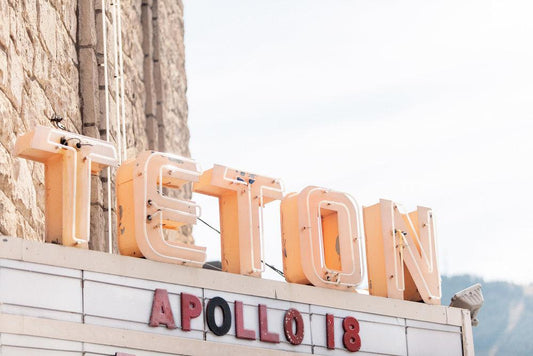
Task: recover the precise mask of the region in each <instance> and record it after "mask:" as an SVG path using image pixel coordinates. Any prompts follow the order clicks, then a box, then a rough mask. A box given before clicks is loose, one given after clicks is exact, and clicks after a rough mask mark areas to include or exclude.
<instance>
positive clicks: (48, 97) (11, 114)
mask: <svg viewBox="0 0 533 356" xmlns="http://www.w3.org/2000/svg"><path fill="white" fill-rule="evenodd" d="M113 6H118V5H117V1H116V0H104V1H102V0H1V1H0V16H1V20H0V117H1V120H2V121H1V122H2V124H1V126H0V188H1V189H0V234H3V235H10V236H18V237H21V238H25V239H33V240H43V239H44V224H45V222H44V166H43V165H42V164H40V163H34V162H31V161H27V160H23V159H18V158H13V156H12V152H13V149H14V145H15V139H16V137H17V136H19V135H21V134H23V133H25V132H27V131H29V130H31V128H32V127H33V126H35V125H37V124H40V125H50V122H49V118H50V117H51V116H52V115H53V114H56V115H59V116H61V117H63V118H64V121H63V123H65V125H66V127H67V129H68V130H70V131H73V132H77V133H81V134H84V135H87V136H91V137H96V138H102V139H105V136H106V130H105V127H106V120H105V115H106V95H105V81H104V79H105V78H104V68H105V65H107V70H108V74H109V96H108V100H109V102H108V105H109V106H108V108H107V110H108V111H109V112H110V113H114V112H115V105H116V103H115V97H116V96H115V94H116V90H117V87H116V85H115V78H114V67H115V65H117V63H115V60H114V55H113V53H114V52H113V51H114V47H113V46H114V41H113V39H114V37H113V34H112V29H113V18H114V17H113V16H112V14H113V12H112V7H113ZM121 14H122V15H121V21H122V46H123V47H122V54H123V63H124V67H123V68H124V78H123V79H124V104H125V105H124V109H125V116H126V133H127V134H126V146H127V155H128V158H134V157H135V156H136V155H137V154H138V153H139V152H142V151H144V150H147V149H154V150H159V151H166V152H172V153H175V154H179V155H183V156H189V149H188V143H189V130H188V128H187V113H188V111H187V101H186V97H185V93H186V89H187V82H186V77H185V65H184V59H185V52H184V43H183V4H182V2H181V1H180V0H122V1H121ZM104 21H105V25H106V26H105V27H106V31H105V32H106V33H104V31H103V24H104V23H103V22H104ZM104 36H105V38H107V46H106V47H107V63H105V60H104V59H105V56H104V41H103V39H104ZM110 123H111V127H110V139H111V140H112V141H114V142H116V141H117V127H116V126H117V125H116V120H114V119H111V120H110ZM111 175H112V176H114V173H113V172H112V174H111ZM107 179H108V177H107V176H105V173H104V174H103V175H101V176H100V177H93V181H92V197H91V243H90V248H91V249H95V250H103V251H107V250H108V249H109V246H108V241H107V231H108V229H109V226H108V222H107V210H108V209H112V211H113V214H112V216H113V217H114V216H115V214H114V205H115V204H114V202H115V196H114V181H113V177H111V180H112V184H111V185H112V188H111V191H112V193H113V194H112V199H111V204H108V201H107V191H106V189H107ZM178 195H181V196H184V197H187V198H188V197H190V195H191V190H190V188H186V189H184V191H182V192H179V193H178ZM114 226H115V222H114V221H113V222H112V225H111V231H112V232H113V234H114V233H115V230H116V229H115V227H114ZM170 238H173V239H179V240H181V241H185V242H192V237H191V229H190V227H185V228H183V229H182V231H181V232H179V233H178V234H177V235H175V236H170ZM112 249H113V251H114V252H116V251H117V246H116V237H115V236H114V237H113V246H112Z"/></svg>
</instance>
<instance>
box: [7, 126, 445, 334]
mask: <svg viewBox="0 0 533 356" xmlns="http://www.w3.org/2000/svg"><path fill="white" fill-rule="evenodd" d="M15 153H16V155H18V156H20V157H23V158H26V159H31V160H34V161H39V162H43V163H44V164H45V185H46V241H48V242H55V243H61V244H63V245H67V246H78V247H81V248H87V243H88V241H89V221H90V214H89V212H90V209H89V208H90V205H89V204H90V194H91V192H90V189H91V188H90V176H91V174H98V173H99V172H100V170H101V169H102V168H104V167H107V166H117V165H118V162H117V154H116V150H115V147H114V146H113V144H112V143H109V142H106V141H102V140H97V139H93V138H90V137H86V136H82V135H77V134H73V133H70V132H66V131H61V130H56V129H52V128H47V127H43V126H37V127H35V128H34V129H33V131H31V132H28V133H26V134H24V135H23V136H21V137H19V138H18V139H17V143H16V147H15ZM187 183H192V184H193V190H194V192H197V193H200V194H207V195H210V196H214V197H217V198H218V200H219V204H220V226H221V245H222V252H221V253H222V256H221V261H222V268H223V270H224V271H226V272H231V273H239V274H244V275H250V276H256V277H260V276H261V272H262V270H263V262H262V258H261V256H262V253H263V244H264V242H265V241H264V240H265V239H264V237H263V232H262V231H263V230H262V228H263V226H262V225H263V221H262V209H263V207H264V205H265V204H268V203H269V202H272V201H274V200H281V230H282V236H281V239H282V251H280V253H282V255H283V268H284V272H285V276H286V280H287V281H288V282H291V283H302V284H312V285H314V286H317V287H324V288H332V289H341V290H349V291H355V290H356V288H357V287H358V286H359V285H361V283H362V282H363V275H364V267H365V266H364V263H363V261H364V260H365V259H364V255H365V252H366V268H367V274H368V284H369V293H370V294H371V295H379V296H384V297H391V298H397V299H406V300H415V301H419V300H423V301H424V302H425V303H429V304H440V297H441V292H440V276H439V272H438V267H437V251H436V246H435V240H436V237H435V231H434V219H433V213H432V212H431V209H429V208H423V207H418V209H417V210H416V211H414V212H411V213H404V212H402V211H401V209H400V207H399V206H398V205H397V204H395V203H393V202H392V201H388V200H381V201H380V202H379V203H378V204H376V205H373V206H370V207H365V208H363V209H361V208H360V207H359V206H358V204H357V203H356V201H355V200H354V199H353V198H352V197H351V196H350V195H348V194H346V193H342V192H336V191H333V190H330V189H325V188H321V187H314V186H311V187H306V188H305V189H303V190H302V191H301V192H300V193H289V194H284V192H283V187H282V184H281V182H280V180H279V179H274V178H270V177H266V176H262V175H257V174H252V173H247V172H244V171H241V170H238V169H233V168H229V167H225V166H222V165H215V166H214V167H213V168H212V169H209V170H207V171H205V172H201V171H200V169H199V166H198V165H197V164H196V162H195V161H194V160H191V159H189V158H184V157H179V156H176V155H172V154H169V153H161V152H154V151H147V152H144V153H142V154H140V155H139V157H138V158H137V159H134V160H130V161H127V162H125V163H123V164H122V165H121V166H120V167H119V168H118V170H117V175H116V189H117V210H116V211H117V223H118V226H117V235H118V241H119V249H120V253H121V254H124V255H129V256H136V257H145V258H148V259H151V260H156V261H161V262H166V263H175V264H187V265H192V266H201V265H202V264H203V262H204V261H205V256H206V254H205V247H202V246H196V245H187V244H183V243H179V242H171V241H166V240H165V239H164V235H163V231H164V230H165V229H171V230H172V229H177V228H179V227H180V226H182V225H184V224H195V223H196V220H197V218H198V217H199V215H200V212H199V211H200V206H198V205H197V204H195V203H194V202H193V201H190V200H183V199H176V198H172V197H169V196H167V195H165V194H164V191H165V190H166V189H178V188H181V187H182V186H183V185H184V184H187ZM365 236H366V239H365ZM363 239H365V243H364V245H363ZM363 246H365V248H364V249H363ZM364 250H366V251H364ZM295 335H296V334H295Z"/></svg>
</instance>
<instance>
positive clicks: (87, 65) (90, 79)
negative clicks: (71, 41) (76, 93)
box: [79, 48, 100, 124]
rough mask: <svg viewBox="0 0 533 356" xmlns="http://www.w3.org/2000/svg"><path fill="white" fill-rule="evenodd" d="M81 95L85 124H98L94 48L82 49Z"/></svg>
mask: <svg viewBox="0 0 533 356" xmlns="http://www.w3.org/2000/svg"><path fill="white" fill-rule="evenodd" d="M79 53H80V94H81V98H82V117H83V122H84V124H96V123H97V122H98V114H99V106H100V100H99V97H98V64H97V62H96V55H95V53H94V50H93V49H92V48H80V52H79Z"/></svg>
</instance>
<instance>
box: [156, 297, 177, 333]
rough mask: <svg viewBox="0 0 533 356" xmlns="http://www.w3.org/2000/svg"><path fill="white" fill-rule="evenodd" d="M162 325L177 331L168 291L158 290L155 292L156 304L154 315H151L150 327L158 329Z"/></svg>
mask: <svg viewBox="0 0 533 356" xmlns="http://www.w3.org/2000/svg"><path fill="white" fill-rule="evenodd" d="M160 324H163V325H166V326H167V329H176V323H174V316H173V315H172V308H171V307H170V302H169V300H168V292H167V290H166V289H156V290H155V292H154V302H153V303H152V314H151V315H150V326H153V327H157V326H159V325H160Z"/></svg>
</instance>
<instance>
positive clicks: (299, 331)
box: [283, 309, 304, 345]
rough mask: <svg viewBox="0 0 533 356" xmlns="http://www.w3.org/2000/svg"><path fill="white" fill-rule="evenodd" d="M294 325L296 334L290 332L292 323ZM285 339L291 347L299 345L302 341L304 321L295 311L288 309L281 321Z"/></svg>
mask: <svg viewBox="0 0 533 356" xmlns="http://www.w3.org/2000/svg"><path fill="white" fill-rule="evenodd" d="M293 320H294V321H295V323H296V334H294V332H293V331H292V321H293ZM283 330H284V331H285V338H286V339H287V341H288V342H290V343H291V344H293V345H300V344H301V343H302V341H303V339H304V320H303V318H302V314H300V312H299V311H298V310H296V309H289V310H287V312H286V313H285V318H284V319H283Z"/></svg>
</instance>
